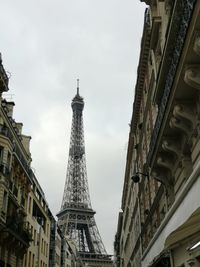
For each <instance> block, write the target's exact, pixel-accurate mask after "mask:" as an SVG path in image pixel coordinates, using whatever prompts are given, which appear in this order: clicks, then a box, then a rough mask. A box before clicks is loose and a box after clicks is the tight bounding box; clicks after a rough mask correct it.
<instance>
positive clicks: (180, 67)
mask: <svg viewBox="0 0 200 267" xmlns="http://www.w3.org/2000/svg"><path fill="white" fill-rule="evenodd" d="M143 2H146V4H147V9H146V11H145V18H144V29H143V35H142V41H141V51H140V59H139V64H138V72H137V82H136V86H135V98H134V103H133V114H132V120H131V125H130V134H129V143H128V152H127V162H126V171H125V180H124V187H123V195H122V211H123V214H122V215H121V216H122V218H123V220H122V226H121V229H120V230H119V229H118V230H117V237H118V247H117V252H116V257H118V259H120V260H119V261H118V262H119V266H190V258H191V253H192V252H191V251H190V250H187V249H186V248H190V247H192V245H193V244H195V242H197V241H198V240H199V230H200V229H199V226H198V220H199V215H200V214H199V210H200V209H199V207H200V204H199V203H200V197H199V195H198V192H197V191H198V190H197V188H199V186H200V184H199V181H200V178H199V176H200V169H199V166H200V165H199V160H200V158H199V151H200V146H199V144H200V141H199V140H200V138H199V137H200V135H199V133H200V132H199V125H200V123H199V122H200V121H199V118H200V117H199V115H200V105H199V97H200V95H199V89H200V79H199V77H200V71H199V70H200V35H199V29H200V3H199V2H198V1H193V0H188V1H186V0H177V1H169V0H168V1H167V0H166V1H159V0H152V1H143ZM195 253H196V254H195V256H194V262H195V263H194V264H196V265H194V266H199V265H198V264H199V254H198V250H196V251H195ZM181 254H182V256H181ZM193 254H194V253H193ZM191 264H192V263H191Z"/></svg>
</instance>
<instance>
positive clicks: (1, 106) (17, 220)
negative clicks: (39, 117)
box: [0, 56, 31, 267]
mask: <svg viewBox="0 0 200 267" xmlns="http://www.w3.org/2000/svg"><path fill="white" fill-rule="evenodd" d="M6 91H8V78H7V75H6V73H5V70H4V68H3V65H2V60H1V56H0V266H5V264H7V265H6V266H12V267H15V266H22V260H23V255H24V254H25V253H26V252H27V249H28V246H29V243H30V241H31V233H30V231H29V229H28V226H27V221H26V208H27V198H28V194H29V191H30V187H31V177H30V173H31V169H30V161H31V157H30V152H29V146H28V144H29V137H28V136H24V135H23V136H22V133H21V130H22V124H21V123H17V122H16V121H15V120H14V119H13V117H12V115H13V114H12V113H13V107H14V103H13V102H9V101H6V100H5V99H3V97H2V92H6ZM22 140H24V142H26V144H27V145H26V147H25V146H24V145H23V142H22Z"/></svg>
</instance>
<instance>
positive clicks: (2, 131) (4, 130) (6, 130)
mask: <svg viewBox="0 0 200 267" xmlns="http://www.w3.org/2000/svg"><path fill="white" fill-rule="evenodd" d="M0 134H1V135H3V136H5V137H7V138H8V139H9V140H10V141H11V142H13V135H12V133H11V130H10V129H9V128H8V127H7V126H5V125H0Z"/></svg>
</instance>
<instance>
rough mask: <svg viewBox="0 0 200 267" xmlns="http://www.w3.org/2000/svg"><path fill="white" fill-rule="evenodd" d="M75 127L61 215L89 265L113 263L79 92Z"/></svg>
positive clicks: (62, 225) (63, 226) (74, 105)
mask: <svg viewBox="0 0 200 267" xmlns="http://www.w3.org/2000/svg"><path fill="white" fill-rule="evenodd" d="M71 106H72V111H73V118H72V127H71V138H70V146H69V157H68V166H67V176H66V181H65V187H64V194H63V200H62V205H61V210H60V212H59V213H58V214H57V217H58V224H59V226H60V228H61V230H62V232H63V234H64V235H65V236H66V237H68V238H69V239H71V240H73V241H75V243H76V246H77V249H78V252H79V256H80V258H81V260H82V261H83V262H84V263H87V265H88V266H111V264H112V261H111V256H109V255H108V254H107V253H106V250H105V247H104V244H103V242H102V239H101V237H100V234H99V231H98V228H97V225H96V222H95V218H94V215H95V211H94V210H93V209H92V205H91V201H90V195H89V189H88V181H87V170H86V159H85V144H84V130H83V115H82V114H83V108H84V101H83V98H82V97H81V96H80V95H79V85H77V94H76V95H75V97H74V98H73V99H72V104H71Z"/></svg>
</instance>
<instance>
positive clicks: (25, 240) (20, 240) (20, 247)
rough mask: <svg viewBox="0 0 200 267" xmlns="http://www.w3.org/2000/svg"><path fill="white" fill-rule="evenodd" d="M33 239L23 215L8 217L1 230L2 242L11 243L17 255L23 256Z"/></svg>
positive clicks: (0, 238)
mask: <svg viewBox="0 0 200 267" xmlns="http://www.w3.org/2000/svg"><path fill="white" fill-rule="evenodd" d="M31 241H32V234H31V232H30V230H29V229H28V227H27V226H26V224H25V223H24V221H23V216H19V215H17V216H16V215H15V216H14V215H12V216H8V217H7V219H6V224H5V227H3V228H2V230H0V242H4V243H7V244H9V246H10V247H12V248H13V249H14V250H15V253H16V255H18V256H21V257H22V256H23V255H24V254H25V253H26V252H27V249H28V247H29V245H30V242H31Z"/></svg>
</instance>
